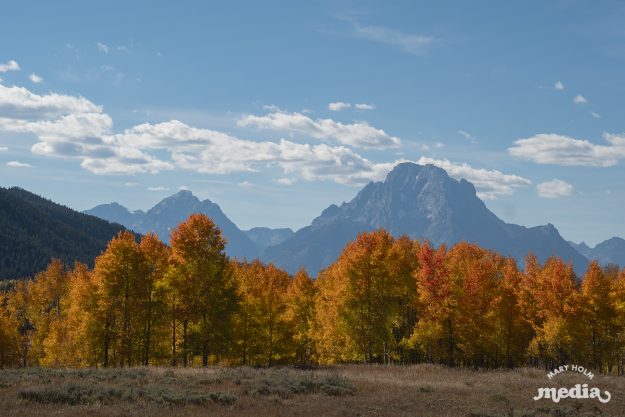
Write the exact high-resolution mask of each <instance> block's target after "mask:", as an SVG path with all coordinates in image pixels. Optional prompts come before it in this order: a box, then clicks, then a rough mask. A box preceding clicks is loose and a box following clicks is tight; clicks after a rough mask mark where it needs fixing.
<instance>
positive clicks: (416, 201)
mask: <svg viewBox="0 0 625 417" xmlns="http://www.w3.org/2000/svg"><path fill="white" fill-rule="evenodd" d="M378 228H384V229H386V230H388V231H389V232H390V233H391V234H393V235H394V236H400V235H407V236H409V237H411V238H415V239H428V240H430V242H432V243H433V244H435V245H439V244H446V245H452V244H454V243H456V242H459V241H461V240H466V241H469V242H475V243H477V244H479V245H480V246H482V247H485V248H488V249H493V250H496V251H497V252H499V253H501V254H503V255H506V256H512V257H514V258H515V259H517V261H518V262H519V263H520V265H522V266H523V265H524V260H525V257H526V255H527V254H528V253H529V252H530V251H534V252H535V253H536V255H537V257H538V259H539V260H540V261H541V262H542V261H544V260H545V259H546V258H548V257H549V256H551V255H558V256H561V257H562V258H563V259H564V260H566V261H572V262H573V266H574V268H575V270H576V271H577V272H578V273H581V272H583V271H584V270H585V268H586V264H587V260H586V258H585V257H584V256H582V255H581V254H580V253H578V252H577V251H576V250H575V249H574V248H573V247H571V245H570V244H569V243H567V242H566V241H565V240H564V239H563V238H562V237H561V236H560V234H559V233H558V231H557V230H556V228H555V227H554V226H553V225H551V224H547V225H545V226H537V227H531V228H526V227H523V226H518V225H515V224H509V223H505V222H504V221H502V220H501V219H499V218H498V217H497V216H496V215H495V214H494V213H492V212H491V211H490V210H489V209H488V208H487V207H486V205H485V204H484V203H483V202H482V200H480V199H479V198H478V197H477V195H476V191H475V187H474V186H473V184H471V183H470V182H468V181H466V180H464V179H463V180H460V181H457V180H455V179H453V178H451V177H450V176H449V175H448V174H447V172H445V170H443V169H441V168H438V167H435V166H433V165H425V166H423V165H417V164H413V163H402V164H399V165H397V166H396V167H395V168H394V169H393V170H392V171H391V172H390V173H389V174H388V175H387V177H386V179H385V181H383V182H371V183H369V184H368V185H367V186H365V187H364V188H363V189H362V190H361V191H360V192H359V193H358V194H357V195H356V197H355V198H354V199H353V200H351V201H350V202H347V203H343V204H342V205H341V206H336V205H331V206H330V207H328V208H327V209H325V210H324V211H323V212H322V213H321V215H320V216H319V217H317V218H316V219H314V220H313V221H312V224H311V225H310V226H306V227H304V228H302V229H300V230H298V231H297V232H296V233H295V234H294V235H293V236H292V237H290V238H289V239H287V240H286V241H284V242H282V243H281V244H279V245H276V246H272V247H269V248H267V249H266V250H265V252H264V255H263V258H264V260H265V261H269V262H274V263H276V264H278V265H280V266H282V267H283V268H285V269H286V270H287V271H289V272H294V271H295V270H297V269H298V268H299V267H300V266H304V267H305V268H306V269H307V270H308V271H309V272H310V273H312V274H316V273H317V272H318V271H319V270H321V269H322V268H325V267H326V266H328V265H329V264H330V263H331V262H332V261H334V259H336V257H337V256H338V254H339V253H340V250H341V249H342V248H343V247H344V246H345V244H347V242H349V241H350V240H352V239H354V238H355V237H356V236H357V234H358V233H359V232H361V231H365V230H375V229H378Z"/></svg>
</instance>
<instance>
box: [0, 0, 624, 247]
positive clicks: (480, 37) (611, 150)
mask: <svg viewBox="0 0 625 417" xmlns="http://www.w3.org/2000/svg"><path fill="white" fill-rule="evenodd" d="M623 68H625V4H623V3H622V2H615V1H593V2H591V1H553V2H545V1H534V2H522V3H520V2H519V3H513V2H501V3H495V2H480V1H476V2H460V1H458V2H446V1H440V2H435V3H434V2H416V1H406V2H400V1H397V2H349V1H334V2H286V1H284V2H272V1H266V2H237V1H229V2H222V4H216V3H214V2H199V1H196V2H158V1H149V2H148V1H133V2H114V1H111V2H104V3H102V4H97V5H95V4H88V2H78V1H75V2H69V1H60V2H54V4H51V2H29V1H23V2H13V4H7V5H3V9H2V13H1V14H0V79H1V80H2V81H1V82H0V185H2V186H5V187H6V186H20V187H23V188H26V189H28V190H31V191H33V192H36V193H38V194H41V195H44V196H46V197H48V198H50V199H52V200H54V201H57V202H60V203H63V204H66V205H68V206H70V207H73V208H76V209H79V210H84V209H88V208H91V207H92V206H94V205H97V204H100V203H105V202H110V201H117V202H119V203H121V204H123V205H125V206H127V207H129V208H131V209H138V208H141V209H147V208H149V207H151V206H152V205H153V204H155V203H156V202H157V201H159V200H161V199H162V198H164V197H166V196H168V195H170V194H173V193H174V192H176V191H177V190H178V189H179V188H180V187H186V188H188V189H190V190H192V191H193V192H194V193H195V194H196V195H198V196H199V197H201V198H210V199H211V200H212V201H215V202H217V203H218V204H219V205H220V206H221V207H222V209H223V210H224V212H225V213H226V214H227V215H228V216H229V217H230V218H231V219H232V220H233V221H234V222H235V223H237V225H239V227H241V228H249V227H252V226H269V227H284V226H288V227H292V228H295V229H296V228H299V227H302V226H304V225H307V224H309V223H310V221H311V220H312V219H313V218H314V217H315V216H317V215H319V213H320V212H321V210H323V209H324V208H325V207H327V206H328V205H330V204H332V203H340V202H342V201H348V200H350V199H351V198H353V196H354V195H355V194H356V193H357V191H358V190H359V188H360V187H361V186H362V185H363V184H365V183H366V182H368V181H370V180H381V179H383V178H384V176H385V174H386V173H387V172H388V170H389V169H391V168H392V166H393V165H394V164H395V163H397V162H399V161H404V160H409V161H415V162H421V163H425V162H429V163H434V164H437V165H439V166H442V167H443V168H445V169H447V170H448V172H449V173H450V174H451V175H452V176H454V177H456V178H461V177H464V178H466V179H468V180H470V181H472V182H474V183H475V184H476V186H477V189H478V192H479V195H480V196H482V197H483V198H484V199H485V202H486V204H487V206H488V207H489V208H490V209H491V210H493V211H494V212H495V213H496V214H497V215H498V216H500V217H501V218H502V219H504V220H506V221H509V222H514V223H518V224H522V225H526V226H534V225H538V224H545V223H547V222H551V223H553V224H554V225H556V227H558V229H559V230H560V233H561V234H562V235H563V236H564V238H565V239H570V240H574V241H578V242H579V241H582V240H583V241H586V242H588V243H590V244H595V243H597V242H599V241H602V240H604V239H607V238H609V237H611V236H614V235H619V236H625V222H623V218H624V216H623V215H624V214H625V209H624V208H623V207H625V187H624V185H623V180H624V179H625V175H624V174H625V170H624V167H623V166H624V164H625V133H624V132H625V117H624V110H625V71H623Z"/></svg>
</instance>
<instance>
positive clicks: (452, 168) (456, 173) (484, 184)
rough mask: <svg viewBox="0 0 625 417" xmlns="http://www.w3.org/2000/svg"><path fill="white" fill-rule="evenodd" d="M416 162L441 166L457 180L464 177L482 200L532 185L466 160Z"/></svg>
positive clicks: (518, 177) (520, 178)
mask: <svg viewBox="0 0 625 417" xmlns="http://www.w3.org/2000/svg"><path fill="white" fill-rule="evenodd" d="M417 164H421V165H426V164H431V165H434V166H437V167H439V168H443V169H444V170H445V171H447V173H448V174H449V175H450V176H452V177H454V178H456V179H458V180H460V179H462V178H464V179H465V180H467V181H469V182H471V183H472V184H473V185H474V186H475V189H476V190H477V195H478V196H479V197H480V198H481V199H484V200H493V199H496V198H498V197H500V196H504V195H511V194H513V193H514V190H515V189H517V188H520V187H527V186H530V185H532V182H531V181H530V180H528V179H527V178H523V177H520V176H518V175H512V174H504V173H502V172H500V171H497V170H488V169H483V168H473V167H472V166H470V165H469V164H467V163H466V162H463V163H457V162H452V161H449V160H448V159H434V158H428V157H421V158H420V159H419V160H418V161H417Z"/></svg>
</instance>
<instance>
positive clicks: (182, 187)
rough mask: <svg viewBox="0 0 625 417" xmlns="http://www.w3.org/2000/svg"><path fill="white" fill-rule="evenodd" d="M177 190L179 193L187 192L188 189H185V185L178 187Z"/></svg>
mask: <svg viewBox="0 0 625 417" xmlns="http://www.w3.org/2000/svg"><path fill="white" fill-rule="evenodd" d="M178 189H179V190H180V191H189V187H187V186H186V185H181V186H180V187H178Z"/></svg>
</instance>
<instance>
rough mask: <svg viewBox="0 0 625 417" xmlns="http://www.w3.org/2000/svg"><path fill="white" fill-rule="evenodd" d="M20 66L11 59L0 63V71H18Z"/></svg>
mask: <svg viewBox="0 0 625 417" xmlns="http://www.w3.org/2000/svg"><path fill="white" fill-rule="evenodd" d="M19 69H20V66H19V64H18V63H17V62H15V61H13V60H11V61H9V62H7V63H6V64H0V72H8V71H19Z"/></svg>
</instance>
